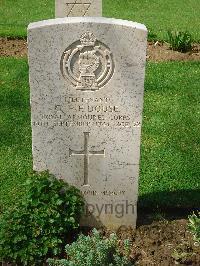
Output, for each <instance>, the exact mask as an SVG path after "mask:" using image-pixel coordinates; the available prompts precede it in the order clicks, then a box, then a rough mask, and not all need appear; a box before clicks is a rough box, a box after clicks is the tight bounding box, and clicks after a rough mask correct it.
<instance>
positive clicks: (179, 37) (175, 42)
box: [167, 31, 192, 53]
mask: <svg viewBox="0 0 200 266" xmlns="http://www.w3.org/2000/svg"><path fill="white" fill-rule="evenodd" d="M167 34H168V42H169V44H170V48H171V49H172V50H174V51H179V52H182V53H185V52H189V51H191V50H192V36H191V35H190V34H189V33H188V32H182V31H176V32H173V31H168V32H167Z"/></svg>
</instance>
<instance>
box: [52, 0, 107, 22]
mask: <svg viewBox="0 0 200 266" xmlns="http://www.w3.org/2000/svg"><path fill="white" fill-rule="evenodd" d="M55 7H56V8H55V16H56V18H62V17H101V16H102V0H56V2H55Z"/></svg>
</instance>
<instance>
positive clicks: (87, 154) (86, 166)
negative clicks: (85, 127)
mask: <svg viewBox="0 0 200 266" xmlns="http://www.w3.org/2000/svg"><path fill="white" fill-rule="evenodd" d="M89 135H90V133H89V132H84V149H83V150H81V151H74V150H71V149H69V156H72V155H82V156H84V183H83V185H84V186H87V185H89V177H88V173H89V157H90V156H93V155H103V156H105V150H101V151H90V150H89V147H88V144H89Z"/></svg>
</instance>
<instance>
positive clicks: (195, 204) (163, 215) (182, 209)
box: [137, 189, 200, 225]
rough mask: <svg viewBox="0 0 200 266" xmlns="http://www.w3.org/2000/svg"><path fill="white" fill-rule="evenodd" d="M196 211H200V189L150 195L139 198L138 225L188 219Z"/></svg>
mask: <svg viewBox="0 0 200 266" xmlns="http://www.w3.org/2000/svg"><path fill="white" fill-rule="evenodd" d="M189 203H190V204H189ZM195 211H200V190H199V189H196V190H179V191H173V192H170V191H159V192H155V193H149V194H146V195H142V196H140V197H139V201H138V221H137V225H145V224H151V223H152V222H153V221H159V220H163V219H165V220H169V221H171V220H177V219H187V218H188V215H190V214H191V213H192V212H195Z"/></svg>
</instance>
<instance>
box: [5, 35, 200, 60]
mask: <svg viewBox="0 0 200 266" xmlns="http://www.w3.org/2000/svg"><path fill="white" fill-rule="evenodd" d="M0 56H14V57H26V56H27V43H26V40H22V39H10V38H0ZM147 60H149V61H155V62H159V61H175V60H180V61H188V60H200V44H194V45H193V49H192V51H191V52H188V53H180V52H176V51H172V50H170V49H169V45H168V44H165V43H164V44H162V43H159V42H156V43H153V42H149V43H148V49H147Z"/></svg>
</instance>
